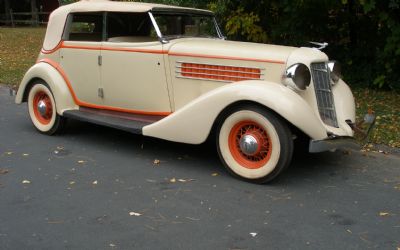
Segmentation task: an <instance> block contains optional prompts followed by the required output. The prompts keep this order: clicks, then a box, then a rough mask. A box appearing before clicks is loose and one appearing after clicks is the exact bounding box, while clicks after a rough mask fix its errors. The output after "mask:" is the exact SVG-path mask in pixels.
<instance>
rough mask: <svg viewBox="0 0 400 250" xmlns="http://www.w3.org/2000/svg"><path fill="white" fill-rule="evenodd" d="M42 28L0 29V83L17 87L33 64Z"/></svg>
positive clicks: (40, 42) (42, 32)
mask: <svg viewBox="0 0 400 250" xmlns="http://www.w3.org/2000/svg"><path fill="white" fill-rule="evenodd" d="M45 31H46V30H45V29H44V28H0V83H2V84H8V85H18V84H19V83H20V81H21V80H22V77H23V76H24V74H25V72H26V71H27V70H28V69H29V68H30V67H31V66H32V65H33V64H34V63H35V61H36V59H37V56H38V55H39V51H40V48H41V47H42V43H43V37H44V34H45Z"/></svg>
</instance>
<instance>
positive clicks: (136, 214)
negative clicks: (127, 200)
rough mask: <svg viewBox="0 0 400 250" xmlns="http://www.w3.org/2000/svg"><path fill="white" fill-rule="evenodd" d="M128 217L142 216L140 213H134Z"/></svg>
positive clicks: (130, 213)
mask: <svg viewBox="0 0 400 250" xmlns="http://www.w3.org/2000/svg"><path fill="white" fill-rule="evenodd" d="M129 215H130V216H136V217H138V216H141V215H142V214H141V213H136V212H129Z"/></svg>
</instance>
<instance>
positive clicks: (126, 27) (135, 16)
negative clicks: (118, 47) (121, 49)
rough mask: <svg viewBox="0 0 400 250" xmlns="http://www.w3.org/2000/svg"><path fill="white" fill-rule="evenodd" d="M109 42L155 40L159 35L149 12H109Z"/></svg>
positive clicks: (107, 39)
mask: <svg viewBox="0 0 400 250" xmlns="http://www.w3.org/2000/svg"><path fill="white" fill-rule="evenodd" d="M106 30H107V37H106V41H108V42H136V43H141V42H154V41H158V37H157V35H156V32H155V30H154V28H153V24H152V22H151V20H150V17H149V14H148V13H133V12H130V13H129V12H126V13H125V12H108V13H107V29H106Z"/></svg>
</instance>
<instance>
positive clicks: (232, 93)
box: [143, 81, 327, 144]
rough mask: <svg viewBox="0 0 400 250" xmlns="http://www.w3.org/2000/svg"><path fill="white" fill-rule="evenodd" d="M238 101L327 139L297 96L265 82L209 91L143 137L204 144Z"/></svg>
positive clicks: (312, 135)
mask: <svg viewBox="0 0 400 250" xmlns="http://www.w3.org/2000/svg"><path fill="white" fill-rule="evenodd" d="M238 101H252V102H256V103H259V104H261V105H263V106H265V107H268V108H269V109H271V110H273V111H275V112H276V113H278V114H279V115H281V116H282V117H283V118H285V119H286V120H287V121H289V122H290V123H291V124H293V125H294V126H296V127H297V128H299V129H300V130H301V131H303V132H304V133H305V134H307V135H308V136H310V137H311V138H312V139H314V140H318V139H323V138H326V137H327V133H326V130H325V128H324V126H323V124H322V122H321V120H320V119H319V118H318V117H317V116H316V114H315V112H314V111H313V110H312V109H311V107H310V106H309V105H308V104H307V103H306V102H305V101H304V100H303V99H302V98H301V97H300V96H299V95H298V94H296V93H295V92H294V91H292V90H290V89H288V88H287V87H284V86H282V85H280V84H277V83H274V82H265V81H263V82H261V81H243V82H239V83H232V84H228V85H224V86H222V87H220V88H217V89H215V90H213V91H210V92H208V93H206V94H204V95H202V96H200V97H199V98H197V99H195V100H193V101H192V102H190V103H189V104H187V105H185V106H184V107H182V108H181V109H179V110H178V111H176V112H175V113H173V114H172V115H170V116H168V117H166V118H164V119H162V120H161V121H159V122H156V123H154V124H151V125H148V126H145V127H144V128H143V134H144V135H146V136H152V137H156V138H161V139H165V140H170V141H176V142H183V143H190V144H200V143H203V142H204V141H205V140H206V139H207V137H208V135H209V133H210V131H211V129H212V126H213V124H214V121H215V120H216V118H217V117H218V115H219V114H220V113H221V112H222V111H223V110H224V109H225V108H226V107H227V106H229V105H230V104H233V103H235V102H238Z"/></svg>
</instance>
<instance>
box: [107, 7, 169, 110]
mask: <svg viewBox="0 0 400 250" xmlns="http://www.w3.org/2000/svg"><path fill="white" fill-rule="evenodd" d="M106 16H107V17H106V20H107V21H106V23H107V25H106V27H107V28H106V30H107V32H106V33H107V35H106V40H105V41H104V42H103V44H102V50H101V57H102V66H101V79H102V88H103V92H104V105H106V106H108V107H113V108H116V109H117V110H118V109H120V110H123V111H127V112H133V113H143V114H162V113H168V112H171V106H170V98H169V94H168V86H167V81H166V73H165V72H166V71H165V63H164V52H163V45H162V43H161V42H159V41H158V38H157V36H156V34H155V32H154V31H153V28H152V23H151V20H150V17H149V15H148V13H122V12H118V13H114V12H109V13H107V15H106Z"/></svg>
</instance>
